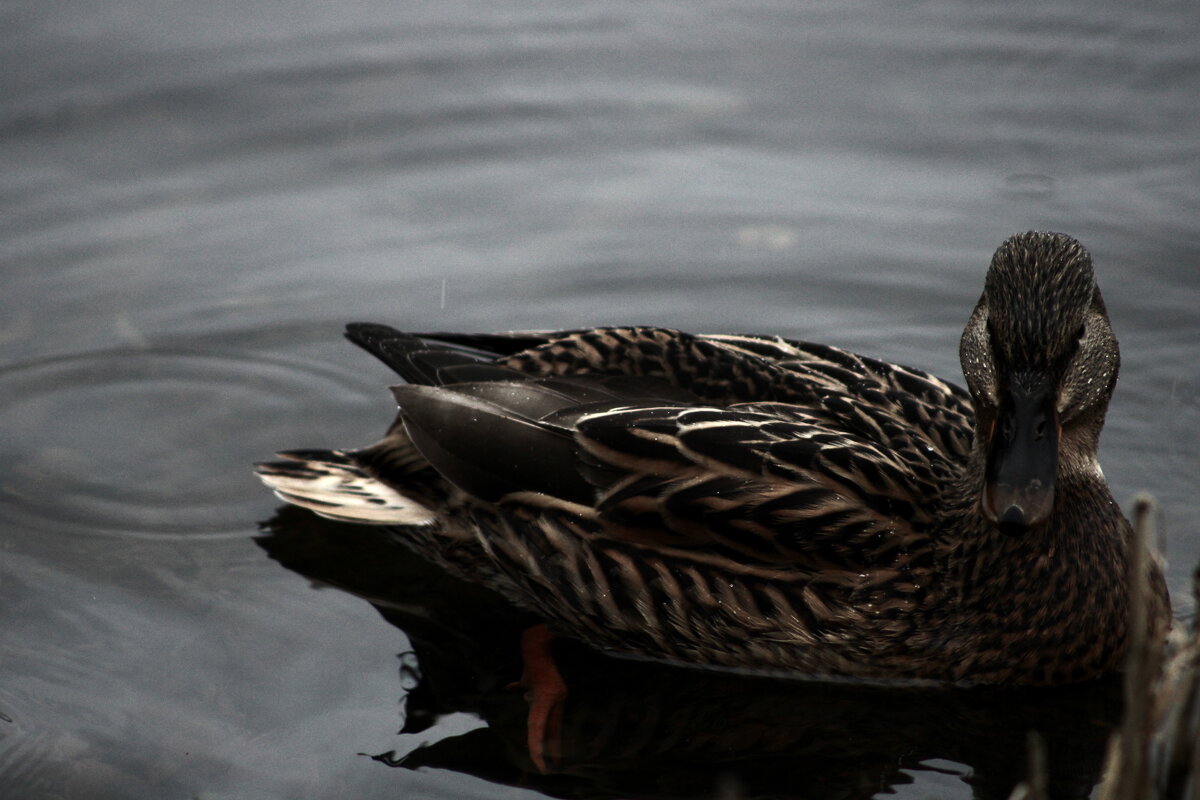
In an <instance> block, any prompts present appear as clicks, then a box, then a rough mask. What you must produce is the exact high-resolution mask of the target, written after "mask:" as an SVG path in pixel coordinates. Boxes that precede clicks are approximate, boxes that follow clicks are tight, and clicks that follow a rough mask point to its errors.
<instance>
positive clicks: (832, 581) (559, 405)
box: [258, 233, 1169, 685]
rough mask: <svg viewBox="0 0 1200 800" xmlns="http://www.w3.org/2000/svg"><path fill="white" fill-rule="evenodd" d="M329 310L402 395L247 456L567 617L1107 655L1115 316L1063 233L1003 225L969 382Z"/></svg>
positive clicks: (1114, 522) (799, 358) (1091, 666)
mask: <svg viewBox="0 0 1200 800" xmlns="http://www.w3.org/2000/svg"><path fill="white" fill-rule="evenodd" d="M1010 306H1016V307H1012V308H1010ZM1063 330H1066V331H1067V332H1066V333H1063V332H1062V331H1063ZM347 336H348V337H349V338H350V339H351V340H352V341H354V342H355V343H357V344H359V345H361V346H363V347H364V348H365V349H367V350H368V351H370V352H372V353H373V354H375V355H376V356H378V357H379V358H380V359H381V360H383V361H384V362H385V363H386V364H388V365H389V366H390V367H392V368H393V369H395V370H396V371H397V372H398V373H399V374H400V375H401V376H402V377H403V378H404V379H405V380H406V381H407V383H405V384H402V385H400V386H396V387H393V392H394V394H395V396H396V399H397V402H398V405H399V407H400V412H399V415H398V417H397V419H396V421H395V423H394V424H393V425H392V427H391V429H390V430H389V431H388V433H387V434H386V435H385V437H384V438H383V439H382V440H381V441H379V442H378V443H376V444H375V445H372V446H370V447H367V448H364V449H361V450H354V451H292V452H290V453H282V454H281V456H283V458H284V460H282V461H276V462H269V463H265V464H261V465H259V467H258V470H259V474H260V476H261V477H262V478H263V480H264V481H265V482H266V483H268V485H270V486H271V487H272V488H274V489H275V491H276V493H277V494H279V496H280V497H282V498H283V499H285V500H287V501H289V502H293V503H296V504H298V505H303V506H306V507H309V508H312V509H313V510H315V511H317V512H318V513H321V514H324V515H326V516H330V517H334V518H338V519H344V520H352V521H357V522H365V523H369V524H382V525H389V526H392V527H394V528H395V530H396V532H397V535H398V536H399V537H400V538H401V540H402V541H404V542H405V543H406V544H407V545H408V546H409V547H411V548H412V549H414V550H416V551H417V552H418V553H420V554H421V555H423V556H425V557H426V558H428V559H430V560H432V561H434V562H435V563H438V564H440V565H442V566H443V567H444V568H446V569H448V570H449V571H451V572H453V573H455V574H457V575H459V576H460V577H465V578H467V579H469V580H474V581H477V582H481V583H483V584H485V585H488V586H490V587H492V588H494V589H496V590H498V591H499V592H501V593H502V594H504V595H505V596H506V597H508V598H509V599H510V600H512V601H513V602H515V603H517V604H518V605H521V606H523V607H526V608H528V609H530V610H532V611H534V612H535V613H536V614H538V615H540V616H541V617H543V618H544V619H546V620H547V621H548V622H549V623H550V624H551V626H552V628H553V629H555V630H557V631H559V632H561V633H564V634H566V635H569V636H573V637H575V638H578V639H581V640H583V641H585V642H587V643H589V644H591V645H593V646H595V647H597V648H599V649H602V650H606V651H611V652H614V653H617V654H622V655H629V656H636V657H647V658H653V659H661V660H667V661H673V662H679V663H684V664H689V665H698V666H711V667H721V668H734V669H743V670H761V671H768V672H787V673H795V674H803V675H822V676H845V677H856V678H871V679H917V680H931V681H937V682H946V683H990V684H1027V685H1050V684H1060V683H1067V682H1073V681H1080V680H1086V679H1089V678H1093V677H1097V676H1100V675H1103V674H1106V673H1109V672H1112V671H1114V670H1115V669H1117V668H1119V666H1120V664H1121V660H1122V658H1123V655H1124V650H1125V642H1126V617H1127V611H1128V602H1129V600H1128V589H1127V586H1128V576H1127V574H1126V573H1127V567H1126V564H1127V563H1128V558H1127V549H1128V547H1129V541H1130V537H1131V531H1130V527H1129V524H1128V523H1127V522H1126V520H1125V518H1124V517H1123V516H1122V515H1121V512H1120V510H1119V508H1118V507H1117V504H1116V503H1115V501H1114V500H1113V498H1112V495H1111V493H1110V492H1109V490H1108V487H1107V485H1106V484H1105V482H1104V480H1103V477H1102V475H1101V473H1100V471H1099V468H1098V465H1097V464H1096V461H1095V447H1096V444H1097V442H1098V436H1099V431H1100V427H1101V426H1102V424H1103V416H1104V412H1105V409H1106V408H1107V403H1108V397H1109V395H1110V394H1111V390H1112V385H1113V384H1114V383H1115V380H1116V369H1117V359H1116V342H1115V339H1113V338H1112V335H1111V330H1110V329H1109V328H1108V322H1107V317H1106V315H1105V312H1104V307H1103V302H1102V301H1101V300H1100V295H1099V291H1098V290H1097V289H1096V288H1095V285H1094V279H1093V278H1092V275H1091V263H1090V257H1088V256H1087V253H1086V251H1084V250H1083V249H1082V248H1081V247H1080V246H1079V245H1078V243H1076V242H1075V241H1074V240H1073V239H1070V238H1069V237H1065V236H1062V235H1059V234H1040V233H1031V234H1023V235H1021V236H1018V237H1013V238H1012V239H1010V240H1009V241H1008V242H1006V243H1005V245H1004V246H1002V248H1001V250H1000V251H998V252H997V255H996V258H995V259H993V264H992V268H991V270H989V273H988V283H987V284H986V285H985V291H984V295H983V297H982V298H981V299H980V303H979V305H977V307H976V310H975V312H974V314H973V315H972V317H971V321H970V322H968V326H967V330H966V331H965V332H964V336H963V341H962V344H961V346H960V354H961V356H962V360H963V364H964V374H966V376H967V379H968V385H969V387H970V391H965V390H963V389H960V388H958V387H956V386H954V385H952V384H950V383H947V382H944V381H942V380H940V379H938V378H936V377H933V376H932V375H929V374H927V373H925V372H922V371H919V370H915V369H910V368H906V367H901V366H897V365H893V364H888V363H885V362H882V361H876V360H873V359H869V358H865V357H862V356H858V355H855V354H852V353H849V352H846V351H843V350H839V349H836V348H832V347H828V346H825V345H818V344H812V343H806V342H800V341H795V340H790V339H783V338H779V337H768V336H742V335H729V336H721V335H717V336H705V335H692V334H687V333H682V332H680V331H675V330H669V329H664V328H653V327H625V328H600V329H589V330H579V331H565V332H555V333H520V334H500V335H470V334H419V335H413V334H405V333H400V332H398V331H395V330H393V329H391V328H388V327H386V326H380V325H371V324H354V325H351V326H349V328H348V330H347ZM1153 569H1154V570H1155V572H1154V575H1153V576H1152V580H1153V582H1154V584H1153V585H1154V586H1155V587H1156V588H1157V594H1156V611H1155V619H1157V620H1160V621H1161V622H1162V624H1163V625H1165V622H1166V620H1167V618H1168V616H1169V607H1168V604H1167V601H1166V593H1165V588H1164V583H1163V580H1162V575H1161V571H1160V570H1159V569H1158V567H1157V566H1154V567H1153Z"/></svg>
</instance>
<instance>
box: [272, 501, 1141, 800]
mask: <svg viewBox="0 0 1200 800" xmlns="http://www.w3.org/2000/svg"><path fill="white" fill-rule="evenodd" d="M263 527H264V532H263V535H262V536H261V537H260V538H259V540H258V541H259V543H260V544H261V546H262V547H263V548H264V549H265V550H266V551H267V553H268V554H269V555H270V556H271V557H272V558H273V559H275V560H276V561H278V562H279V563H281V564H282V565H284V566H285V567H287V568H289V569H291V570H293V571H295V572H297V573H300V574H302V575H304V576H306V577H308V578H310V579H313V580H317V581H321V582H324V583H328V584H332V585H334V586H337V587H339V588H341V589H343V590H345V591H347V592H350V593H353V594H355V595H356V596H359V597H361V598H363V599H364V600H367V601H368V602H370V603H371V604H372V605H374V606H375V608H376V609H377V610H378V611H379V613H380V614H382V615H383V616H384V618H385V619H387V620H388V621H389V622H390V623H392V624H393V625H395V626H397V627H398V628H400V629H401V630H403V631H404V632H405V633H406V634H407V635H408V637H409V639H410V640H411V642H412V645H413V650H414V653H415V656H416V658H415V662H416V663H415V664H414V663H413V659H411V657H410V658H409V659H408V660H407V661H405V662H404V663H405V664H406V667H405V669H403V670H402V674H403V675H406V676H407V678H408V681H406V683H407V685H406V686H405V687H404V690H405V691H406V692H407V694H406V696H405V703H406V717H405V727H404V731H403V732H404V733H419V732H421V731H423V730H426V729H428V728H429V727H431V726H432V725H433V724H434V723H435V722H436V721H437V720H439V719H444V718H445V717H446V716H447V715H450V714H453V713H456V712H466V713H469V714H473V715H476V716H478V717H479V718H480V719H482V720H484V721H485V722H486V723H487V727H481V728H477V729H475V730H472V731H470V732H468V733H464V734H462V735H459V736H453V737H448V738H443V739H441V740H439V741H436V742H434V743H432V744H429V745H426V746H422V747H419V748H417V749H416V750H414V751H412V752H411V753H408V754H406V755H404V756H402V757H399V756H397V755H396V754H395V753H394V752H390V753H381V754H377V755H375V756H374V757H375V759H376V760H377V761H380V762H383V763H387V764H391V765H393V766H403V767H406V768H416V767H436V768H441V769H448V770H454V771H457V772H462V773H467V774H471V775H474V776H477V777H480V778H483V779H485V780H488V781H492V782H495V783H499V784H508V785H520V786H524V787H527V788H532V789H536V790H538V791H541V792H545V793H547V794H550V795H554V796H559V797H589V798H591V797H594V798H604V797H628V798H633V797H636V798H673V797H728V798H767V797H769V798H823V799H824V800H829V799H831V798H868V797H872V796H875V795H877V794H880V793H884V794H887V793H889V790H890V791H894V790H895V789H896V787H899V786H901V785H902V784H908V783H912V782H913V781H914V776H917V775H920V774H922V773H926V774H931V773H936V772H938V771H939V770H941V771H947V772H950V773H951V774H959V775H961V776H963V777H962V780H963V781H964V782H965V783H966V784H967V785H969V786H970V790H969V791H970V792H971V794H972V796H974V797H977V798H986V799H988V800H990V799H991V798H998V799H1000V798H1008V797H1009V795H1010V793H1011V792H1012V789H1013V787H1014V785H1015V784H1016V783H1017V782H1018V781H1020V780H1021V779H1023V778H1024V777H1025V774H1026V764H1027V762H1028V739H1029V733H1030V732H1031V731H1035V732H1037V734H1039V736H1040V737H1041V739H1042V741H1043V742H1044V744H1045V753H1046V758H1047V762H1048V764H1049V768H1050V786H1049V791H1050V796H1051V797H1056V798H1057V797H1062V798H1076V797H1078V798H1083V797H1088V796H1089V795H1090V793H1091V791H1092V788H1093V787H1094V785H1095V783H1096V781H1097V780H1098V778H1099V771H1100V764H1101V761H1102V759H1103V755H1104V748H1105V744H1106V741H1107V738H1108V736H1109V734H1110V732H1111V731H1112V729H1113V727H1114V725H1115V723H1116V721H1117V719H1118V718H1119V715H1120V708H1119V704H1120V691H1119V685H1118V684H1117V683H1116V682H1114V681H1105V682H1098V683H1091V684H1084V685H1080V686H1075V687H1070V688H1066V689H1061V688H1060V689H1038V690H1033V689H1024V690H1000V689H994V688H993V689H983V688H980V689H954V690H951V689H937V688H918V687H886V686H874V685H862V684H855V683H831V682H814V681H801V680H784V679H776V678H762V677H750V676H739V675H731V674H725V673H716V672H706V671H701V670H694V669H686V668H680V667H672V666H665V665H661V664H653V663H646V662H635V661H629V660H624V659H616V658H612V657H609V656H606V655H603V654H599V653H597V652H596V651H594V650H591V649H589V648H587V647H586V646H583V645H580V644H577V643H575V642H572V641H569V640H561V639H560V640H556V641H555V642H554V656H555V659H556V661H557V664H558V668H559V670H560V672H561V673H562V675H563V677H564V678H565V680H566V683H567V686H568V687H569V695H568V696H567V699H566V702H565V706H564V709H563V711H564V713H563V717H562V725H561V730H559V731H557V735H556V736H555V741H554V742H552V743H549V746H548V748H547V749H548V752H549V753H550V755H551V756H553V758H552V759H551V761H550V763H549V766H548V769H547V771H546V772H545V773H543V772H541V771H540V770H538V769H537V768H536V767H535V766H534V763H533V761H532V760H531V758H530V754H529V748H528V745H527V732H526V724H527V722H526V720H527V716H528V712H529V706H528V703H527V701H526V692H525V690H524V689H523V688H521V687H520V686H517V685H516V684H515V682H516V681H517V679H518V678H519V677H520V675H521V671H522V664H521V658H520V650H519V640H520V636H521V632H522V631H523V630H525V629H527V628H528V627H529V626H531V625H533V624H536V623H537V622H538V620H536V619H534V618H532V617H530V616H529V615H527V614H525V613H524V612H521V611H519V610H516V609H514V608H512V607H511V606H509V605H508V604H507V603H506V602H505V601H504V600H502V599H501V598H499V597H498V596H497V595H495V594H492V593H491V592H489V591H487V590H485V589H482V588H480V587H478V586H475V585H470V584H466V583H464V582H462V581H458V580H456V579H454V578H451V577H450V576H448V575H445V574H444V573H442V572H441V571H439V570H438V569H437V568H436V567H433V566H431V565H429V564H427V563H426V562H424V561H422V560H420V559H419V558H418V557H416V556H414V555H412V554H410V553H409V552H408V551H407V550H405V549H404V548H403V547H402V546H400V545H398V544H396V543H394V542H393V541H392V540H391V539H390V538H389V537H388V536H387V534H386V532H384V531H381V530H378V529H369V528H364V527H362V526H357V525H346V524H340V523H336V522H332V521H329V520H326V519H322V518H319V517H316V516H315V515H313V514H311V513H309V512H307V511H304V510H301V509H298V508H295V507H286V508H283V509H281V510H280V511H279V513H278V514H277V515H276V516H275V517H274V518H272V519H271V520H270V521H269V522H267V523H264V526H263ZM383 701H384V698H381V702H383ZM940 785H943V786H944V785H945V783H944V781H943V782H942V783H941V784H940ZM966 791H967V790H966V789H965V788H964V789H962V790H961V793H962V794H965V793H966ZM927 794H928V793H927V792H925V791H921V792H920V796H922V797H924V796H927Z"/></svg>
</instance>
